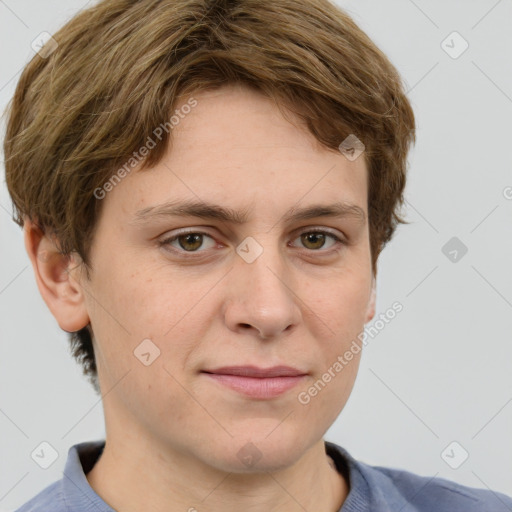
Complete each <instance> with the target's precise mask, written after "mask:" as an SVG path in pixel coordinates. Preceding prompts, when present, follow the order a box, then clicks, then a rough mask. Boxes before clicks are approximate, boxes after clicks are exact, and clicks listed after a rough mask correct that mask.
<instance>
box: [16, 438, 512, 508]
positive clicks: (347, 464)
mask: <svg viewBox="0 0 512 512" xmlns="http://www.w3.org/2000/svg"><path fill="white" fill-rule="evenodd" d="M104 447H105V441H103V440H102V441H90V442H85V443H79V444H76V445H74V446H72V447H71V448H70V449H69V451H68V458H67V461H66V465H65V468H64V471H63V476H62V479H60V480H58V481H56V482H54V483H53V484H51V485H49V486H48V487H46V488H45V489H43V490H42V491H41V492H40V493H39V494H37V495H36V496H34V497H33V498H32V499H31V500H30V501H28V502H27V503H25V505H23V506H22V507H21V508H19V509H18V510H17V511H16V512H49V511H51V512H116V511H115V510H114V509H112V508H111V507H109V506H108V505H107V504H106V503H105V502H104V501H103V500H102V499H101V498H100V497H99V496H98V495H97V494H96V493H95V492H94V490H93V489H92V487H91V486H90V485H89V482H88V481H87V478H86V476H85V475H86V474H87V473H88V472H89V471H90V470H91V469H92V467H93V466H94V464H95V463H96V461H97V460H98V458H99V456H100V455H101V453H102V451H103V448H104ZM325 449H326V453H327V454H328V455H329V456H330V457H331V458H332V459H333V460H334V462H335V464H336V468H337V470H338V471H339V472H340V473H341V474H343V475H344V476H345V479H346V480H347V481H348V482H349V485H350V491H349V494H348V496H347V499H346V500H345V502H344V503H343V506H342V507H341V509H340V510H339V511H338V512H399V511H400V512H512V498H510V497H508V496H506V495H504V494H502V493H498V492H494V491H491V490H488V489H476V488H472V487H466V486H463V485H460V484H457V483H455V482H451V481H450V480H445V479H443V478H435V477H426V476H420V475H416V474H414V473H411V472H408V471H404V470H400V469H395V468H386V467H380V466H370V465H368V464H365V463H364V462H360V461H357V460H355V459H354V458H353V457H352V456H351V455H350V454H349V453H348V452H347V451H346V450H345V449H344V448H342V447H341V446H338V445H336V444H334V443H331V442H329V441H325Z"/></svg>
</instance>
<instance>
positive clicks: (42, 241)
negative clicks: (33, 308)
mask: <svg viewBox="0 0 512 512" xmlns="http://www.w3.org/2000/svg"><path fill="white" fill-rule="evenodd" d="M23 230H24V239H25V248H26V250H27V254H28V256H29V258H30V262H31V263H32V267H33V269H34V275H35V278H36V283H37V287H38V288H39V292H40V293H41V296H42V298H43V300H44V301H45V303H46V305H47V306H48V308H49V309H50V311H51V312H52V314H53V316H54V317H55V319H56V320H57V323H58V324H59V326H60V328H61V329H63V330H64V331H67V332H75V331H78V330H80V329H81V328H83V327H85V326H86V325H87V324H88V323H89V316H88V313H87V309H86V304H85V301H84V291H83V289H82V286H81V285H80V283H79V282H78V278H77V272H78V271H79V269H78V262H77V259H76V257H74V256H73V255H65V254H62V253H61V252H60V251H59V249H58V247H57V245H56V243H55V242H54V241H53V240H51V239H50V238H49V237H48V236H46V235H45V234H44V233H43V231H42V230H41V229H40V228H39V227H38V226H37V225H36V224H35V223H34V222H32V221H30V220H28V219H26V220H25V223H24V226H23Z"/></svg>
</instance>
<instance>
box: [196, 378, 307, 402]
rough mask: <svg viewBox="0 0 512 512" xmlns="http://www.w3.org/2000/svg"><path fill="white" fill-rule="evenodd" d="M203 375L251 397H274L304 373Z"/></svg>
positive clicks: (297, 380)
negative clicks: (286, 375) (266, 375)
mask: <svg viewBox="0 0 512 512" xmlns="http://www.w3.org/2000/svg"><path fill="white" fill-rule="evenodd" d="M203 375H206V376H207V377H210V378H211V379H213V380H215V381H217V382H219V383H220V384H223V385H224V386H227V387H228V388H231V389H234V390H235V391H238V392H239V393H242V394H244V395H247V396H250V397H251V398H262V399H266V398H274V397H276V396H279V395H282V394H283V393H285V392H286V391H288V390H290V389H292V388H293V387H295V386H296V385H297V384H299V382H301V381H302V380H303V379H304V377H305V375H297V376H295V377H267V378H259V377H240V376H238V375H223V374H219V373H206V372H203Z"/></svg>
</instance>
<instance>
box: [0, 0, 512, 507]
mask: <svg viewBox="0 0 512 512" xmlns="http://www.w3.org/2000/svg"><path fill="white" fill-rule="evenodd" d="M414 128H415V126H414V117H413V113H412V110H411V107H410V105H409V103H408V101H407V99H406V97H405V95H404V92H403V90H402V86H401V82H400V79H399V76H398V74H397V72H396V70H395V69H394V68H393V66H392V65H391V64H390V63H389V61H388V60H387V59H386V57H385V56H384V55H383V54H382V53H381V52H380V51H379V50H378V49H377V48H376V47H375V46H374V44H373V43H372V42H371V41H370V40H369V39H368V37H367V36H366V35H365V34H364V33H362V32H361V30H360V29H359V28H358V27H357V26H356V25H355V24H354V23H353V22H352V21H351V20H350V18H348V17H347V16H346V15H345V14H344V13H342V12H341V11H340V10H339V9H337V8H336V7H335V6H334V5H332V4H330V3H328V2H327V1H325V0H300V1H297V0H293V1H292V0H272V1H270V0H268V1H267V0H258V1H255V0H241V1H228V0H225V1H220V0H217V1H215V0H212V1H206V0H162V1H157V0H140V1H133V0H131V1H129V0H105V1H103V2H100V3H99V4H97V5H95V6H94V7H92V8H90V9H88V10H85V11H83V12H81V13H80V14H79V15H77V16H76V17H75V18H74V19H72V20H71V21H70V22H69V23H67V24H66V26H65V27H63V28H62V29H61V30H60V31H59V32H57V33H56V34H55V35H54V36H53V39H50V40H49V41H48V42H47V43H46V46H45V47H43V48H42V49H41V51H40V54H39V55H37V56H36V57H35V58H34V59H33V60H32V61H31V62H30V64H29V65H28V66H27V68H26V69H25V71H24V72H23V74H22V76H21V79H20V82H19V84H18V86H17V89H16V94H15V97H14V100H13V103H12V106H11V110H10V112H9V120H8V127H7V133H6V139H5V144H4V148H5V158H6V173H7V185H8V188H9V191H10V194H11V196H12V199H13V202H14V205H15V208H16V220H17V222H19V223H20V224H21V225H23V226H24V233H25V242H26V248H27V251H28V254H29V256H30V259H31V262H32V264H33V268H34V272H35V277H36V280H37V284H38V287H39V290H40V292H41V294H42V296H43V298H44V300H45V302H46V303H47V305H48V307H49V309H50V310H51V312H52V314H53V315H54V316H55V318H56V319H57V321H58V323H59V325H60V327H61V328H62V329H64V330H65V331H67V332H69V333H71V341H72V343H73V347H74V354H75V356H76V357H77V358H78V359H79V360H80V361H81V362H82V364H83V366H84V372H85V373H86V375H88V376H89V377H90V379H91V382H92V384H93V385H94V386H95V389H97V390H98V391H99V392H101V394H102V397H103V406H104V412H105V420H106V432H107V435H106V440H105V442H84V443H81V444H78V445H75V446H73V447H71V449H70V451H69V455H68V460H67V463H66V468H65V471H64V475H63V477H62V479H61V480H60V481H58V482H56V483H54V484H53V485H51V486H49V487H48V488H47V489H45V490H43V491H42V492H41V493H40V494H39V495H38V496H36V497H34V498H32V499H31V500H30V501H29V502H28V503H27V504H26V505H24V506H22V507H21V508H20V509H19V511H20V512H28V511H47V510H52V511H53V512H64V511H66V512H78V511H85V510H91V511H92V510H96V511H112V510H117V511H122V512H135V511H139V510H152V511H155V512H178V511H183V512H185V511H189V512H192V511H199V512H201V511H206V510H208V511H223V512H229V511H234V510H251V511H265V512H269V511H286V512H295V511H304V510H308V511H311V512H313V511H315V512H335V511H342V512H356V511H372V512H374V511H375V512H384V511H389V512H391V511H398V510H402V511H404V512H406V511H410V512H412V511H436V512H439V511H446V512H448V511H450V512H453V511H465V512H471V511H483V510H485V511H495V512H499V511H506V510H512V500H511V499H510V498H508V497H506V496H504V495H502V494H499V493H493V492H491V491H488V490H482V489H473V488H468V487H464V486H462V485H459V484H456V483H453V482H449V481H447V480H443V479H439V478H427V477H421V476H418V475H414V474H412V473H409V472H406V471H401V470H398V469H391V468H382V467H373V466H369V465H367V464H365V463H363V462H360V461H357V460H355V459H354V458H353V457H351V455H350V454H349V453H348V452H347V451H346V450H345V449H344V448H342V447H340V446H337V445H336V444H333V443H327V442H325V441H324V440H323V435H324V434H325V432H326V431H327V429H328V428H329V427H330V426H331V425H332V423H333V422H334V421H335V419H336V418H337V416H338V415H339V414H340V412H341V411H342V409H343V407H344V406H345V404H346V402H347V400H348V398H349V395H350V392H351V390H352V387H353V384H354V381H355V378H356V375H357V369H358V364H359V358H360V352H361V332H362V331H363V327H364V324H365V323H367V322H368V321H370V320H371V319H372V318H373V316H374V314H375V276H376V271H377V259H378V256H379V254H380V252H381V250H382V249H383V247H384V246H385V244H386V243H387V242H388V241H389V240H390V239H391V237H392V235H393V233H394V230H395V228H396V225H397V223H399V222H403V220H402V219H401V217H400V215H399V206H400V205H401V203H402V201H403V196H402V194H403V190H404V186H405V176H406V157H407V152H408V149H409V147H410V144H411V143H412V141H413V140H414Z"/></svg>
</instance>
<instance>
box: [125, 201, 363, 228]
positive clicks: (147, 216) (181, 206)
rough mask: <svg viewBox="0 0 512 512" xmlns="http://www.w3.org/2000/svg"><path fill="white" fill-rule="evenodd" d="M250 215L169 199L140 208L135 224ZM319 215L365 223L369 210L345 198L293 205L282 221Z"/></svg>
mask: <svg viewBox="0 0 512 512" xmlns="http://www.w3.org/2000/svg"><path fill="white" fill-rule="evenodd" d="M248 214H249V209H247V208H245V209H242V210H233V209H231V208H226V207H224V206H220V205H217V204H213V203H209V202H205V201H195V200H188V201H168V202H166V203H163V204H159V205H155V206H149V207H146V208H143V209H142V210H139V211H137V212H136V213H135V215H134V217H133V221H132V223H133V224H146V223H148V222H150V221H152V220H155V219H158V218H166V217H198V218H201V219H206V220H208V219H212V220H218V221H222V222H226V223H230V224H237V225H240V224H244V223H246V222H247V221H248ZM316 217H332V218H353V219H355V220H357V221H359V222H360V223H361V224H364V223H365V222H366V213H365V211H364V210H363V209H362V208H361V207H360V206H357V205H356V204H353V203H348V202H343V201H340V202H336V203H332V204H313V205H310V206H307V207H303V208H299V207H293V208H291V209H290V210H289V211H288V212H287V213H286V214H285V215H284V216H283V221H284V222H294V221H295V222H296V221H301V220H309V219H314V218H316Z"/></svg>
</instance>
